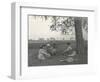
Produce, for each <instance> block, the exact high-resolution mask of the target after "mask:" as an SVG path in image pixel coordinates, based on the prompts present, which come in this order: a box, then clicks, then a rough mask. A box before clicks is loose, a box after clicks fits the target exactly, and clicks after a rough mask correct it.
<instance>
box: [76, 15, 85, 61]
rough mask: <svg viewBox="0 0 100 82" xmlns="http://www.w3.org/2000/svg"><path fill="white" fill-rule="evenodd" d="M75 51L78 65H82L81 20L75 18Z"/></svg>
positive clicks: (82, 41)
mask: <svg viewBox="0 0 100 82" xmlns="http://www.w3.org/2000/svg"><path fill="white" fill-rule="evenodd" d="M74 21H75V33H76V51H77V54H78V55H77V57H78V59H79V62H80V63H84V40H83V34H82V18H81V17H75V18H74Z"/></svg>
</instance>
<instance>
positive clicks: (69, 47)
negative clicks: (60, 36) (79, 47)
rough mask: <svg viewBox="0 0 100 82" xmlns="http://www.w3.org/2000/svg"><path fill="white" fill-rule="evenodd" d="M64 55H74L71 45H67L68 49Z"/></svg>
mask: <svg viewBox="0 0 100 82" xmlns="http://www.w3.org/2000/svg"><path fill="white" fill-rule="evenodd" d="M63 54H64V55H70V54H72V47H71V44H70V43H67V48H66V49H65V50H64V51H63Z"/></svg>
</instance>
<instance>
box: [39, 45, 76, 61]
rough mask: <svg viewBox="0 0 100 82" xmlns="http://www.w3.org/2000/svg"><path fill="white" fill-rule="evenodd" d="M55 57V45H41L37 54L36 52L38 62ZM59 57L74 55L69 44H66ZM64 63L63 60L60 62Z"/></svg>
mask: <svg viewBox="0 0 100 82" xmlns="http://www.w3.org/2000/svg"><path fill="white" fill-rule="evenodd" d="M54 55H57V48H56V44H55V43H53V44H49V43H47V44H43V45H41V46H40V49H39V52H38V59H39V60H45V59H47V58H50V57H51V56H54ZM61 55H64V56H74V55H76V51H73V48H72V47H71V44H70V43H67V47H66V48H65V49H64V50H63V51H62V53H61ZM61 61H65V60H61Z"/></svg>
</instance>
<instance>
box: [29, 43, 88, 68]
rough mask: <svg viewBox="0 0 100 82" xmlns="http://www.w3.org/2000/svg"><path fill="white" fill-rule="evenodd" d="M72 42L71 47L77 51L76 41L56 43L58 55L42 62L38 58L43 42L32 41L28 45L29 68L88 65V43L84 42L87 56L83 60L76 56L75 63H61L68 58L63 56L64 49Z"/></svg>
mask: <svg viewBox="0 0 100 82" xmlns="http://www.w3.org/2000/svg"><path fill="white" fill-rule="evenodd" d="M68 42H70V43H71V46H72V48H73V49H74V50H76V42H75V41H55V43H56V49H57V54H56V55H55V56H52V57H50V58H48V59H46V60H44V61H40V60H38V58H37V55H38V51H39V47H40V45H41V44H44V43H45V42H44V41H43V42H42V41H31V42H29V43H28V66H48V65H70V64H87V58H88V57H87V42H86V41H85V42H84V45H85V48H84V49H85V54H84V56H83V57H82V58H81V57H80V56H78V55H76V56H75V57H74V59H75V61H73V62H70V63H69V62H61V61H60V60H62V59H66V58H67V57H66V56H64V55H62V52H63V51H64V49H66V46H67V45H66V44H67V43H68Z"/></svg>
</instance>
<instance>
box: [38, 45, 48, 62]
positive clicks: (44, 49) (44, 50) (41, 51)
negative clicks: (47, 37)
mask: <svg viewBox="0 0 100 82" xmlns="http://www.w3.org/2000/svg"><path fill="white" fill-rule="evenodd" d="M46 57H47V58H48V57H50V54H49V53H47V47H46V45H42V46H41V47H40V49H39V53H38V59H40V60H45V59H46Z"/></svg>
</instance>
